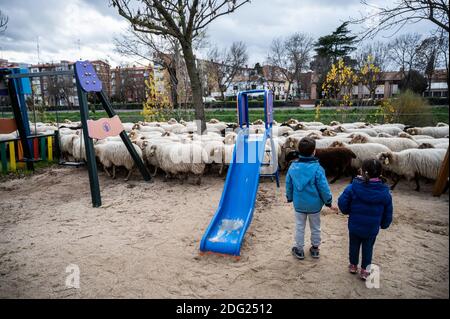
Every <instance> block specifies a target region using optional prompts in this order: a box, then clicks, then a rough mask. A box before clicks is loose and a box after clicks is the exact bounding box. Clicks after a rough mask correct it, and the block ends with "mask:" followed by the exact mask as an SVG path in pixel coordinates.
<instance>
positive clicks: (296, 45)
mask: <svg viewBox="0 0 450 319" xmlns="http://www.w3.org/2000/svg"><path fill="white" fill-rule="evenodd" d="M285 47H286V53H287V55H288V59H289V61H290V69H291V71H292V72H293V74H294V79H295V82H296V84H297V95H299V94H300V90H301V73H302V72H303V71H305V70H306V69H307V68H308V66H309V63H310V61H311V52H312V51H313V48H314V39H313V38H312V37H310V36H309V35H307V34H304V33H294V34H293V35H291V36H290V37H289V38H287V39H286V42H285Z"/></svg>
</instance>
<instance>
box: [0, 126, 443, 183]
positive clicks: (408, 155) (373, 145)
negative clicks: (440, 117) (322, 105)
mask: <svg viewBox="0 0 450 319" xmlns="http://www.w3.org/2000/svg"><path fill="white" fill-rule="evenodd" d="M123 126H124V129H125V131H126V132H127V133H128V135H129V137H130V139H131V141H132V142H133V143H134V144H133V145H134V147H135V149H136V151H137V153H138V154H139V156H141V158H142V159H143V161H144V162H145V163H146V164H147V165H148V166H149V168H151V169H152V172H153V175H155V174H156V173H157V171H158V169H159V170H161V171H163V172H164V173H165V176H166V178H170V177H177V178H180V179H182V180H184V179H186V178H187V177H188V176H189V175H191V176H194V177H195V178H196V181H197V183H199V184H200V183H201V177H202V175H203V174H204V173H205V170H211V169H214V167H216V168H217V169H218V170H219V174H222V173H223V170H224V168H226V167H227V166H228V165H229V164H230V161H231V160H232V156H233V151H234V145H235V142H236V137H237V130H238V127H237V125H236V124H235V123H225V122H221V121H218V120H216V119H212V120H210V121H209V123H207V131H206V132H204V133H203V134H198V133H197V123H196V122H185V121H179V122H178V121H176V120H175V119H171V120H169V121H167V122H159V123H158V122H138V123H123ZM79 127H80V123H79V122H70V121H65V123H64V124H60V127H59V136H60V141H59V143H60V149H61V152H62V154H63V156H65V157H68V158H71V159H73V160H75V161H81V160H84V159H85V158H86V154H85V151H84V143H83V139H82V137H81V130H80V129H79ZM31 128H32V131H33V133H38V134H39V133H43V134H47V133H51V132H53V131H54V130H56V129H58V128H57V127H56V126H55V125H52V124H46V123H36V124H31ZM264 130H265V126H264V122H263V121H262V120H257V121H255V122H253V123H252V125H250V134H254V135H261V134H263V133H264ZM305 136H309V137H312V138H314V139H315V140H316V147H317V152H316V156H317V157H318V158H319V161H320V163H321V165H322V166H323V167H324V169H325V170H326V172H327V174H328V175H332V176H334V179H333V180H332V181H331V182H334V181H335V180H337V179H338V178H340V177H341V176H343V175H344V174H346V173H349V174H352V175H354V174H355V172H356V171H357V170H358V169H359V168H360V167H361V163H362V162H363V161H364V160H365V159H368V158H370V159H376V160H378V161H380V162H381V163H382V165H383V168H384V169H385V172H386V174H388V175H390V176H391V177H392V178H393V181H394V185H393V186H392V188H394V187H395V185H396V184H397V182H398V181H399V180H400V177H404V178H406V179H407V180H411V179H413V178H414V179H415V180H416V185H417V187H416V190H419V189H420V185H419V179H420V178H426V179H431V180H435V179H436V178H437V176H438V172H439V169H440V167H441V165H442V162H443V161H444V157H445V154H446V151H447V149H448V145H449V126H448V124H446V123H439V124H438V125H437V126H436V127H407V126H405V125H403V124H382V125H380V124H370V123H364V122H358V123H342V124H341V123H339V122H336V121H334V122H332V123H330V125H325V124H323V123H320V122H300V121H298V120H295V119H290V120H288V121H286V122H284V123H276V122H275V123H274V124H273V139H274V142H275V143H274V145H275V148H276V149H275V150H273V151H274V152H276V153H275V154H276V155H277V158H278V165H279V168H280V170H281V171H283V170H286V169H287V168H288V167H289V162H290V161H291V160H294V159H296V157H297V153H296V151H297V147H298V143H299V142H300V140H301V139H302V138H303V137H305ZM8 137H9V138H10V136H2V135H0V141H1V140H2V139H7V138H8ZM94 148H95V154H96V157H97V159H98V162H99V164H101V165H102V166H103V168H104V170H105V172H106V173H107V174H108V175H109V176H112V177H114V178H115V175H116V173H115V168H116V167H119V166H122V167H125V168H126V169H127V170H128V174H127V177H126V179H128V178H129V176H130V174H131V172H132V171H133V168H134V162H133V160H132V158H131V156H130V155H129V153H128V151H127V149H126V147H125V145H124V144H123V143H122V141H121V139H120V137H119V136H117V137H108V138H106V139H104V140H96V141H94ZM266 148H267V149H268V150H269V149H271V144H270V143H269V141H268V143H267V146H266ZM111 170H112V172H111Z"/></svg>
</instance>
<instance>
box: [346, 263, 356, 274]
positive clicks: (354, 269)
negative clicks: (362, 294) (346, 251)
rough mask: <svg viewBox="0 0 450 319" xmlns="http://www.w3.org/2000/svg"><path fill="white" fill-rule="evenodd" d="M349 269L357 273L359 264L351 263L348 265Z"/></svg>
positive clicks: (352, 272)
mask: <svg viewBox="0 0 450 319" xmlns="http://www.w3.org/2000/svg"><path fill="white" fill-rule="evenodd" d="M348 271H349V272H350V273H351V274H353V275H354V274H357V273H358V266H357V265H352V264H350V265H349V266H348Z"/></svg>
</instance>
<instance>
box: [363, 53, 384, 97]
mask: <svg viewBox="0 0 450 319" xmlns="http://www.w3.org/2000/svg"><path fill="white" fill-rule="evenodd" d="M374 62H375V58H374V57H373V56H372V55H368V56H367V59H366V60H365V61H364V63H363V65H362V67H361V69H360V70H359V80H360V82H361V83H362V84H363V85H364V86H366V87H367V88H368V90H369V92H370V98H372V99H373V98H374V97H375V91H376V89H377V82H378V80H379V78H380V73H381V69H380V68H379V67H378V66H376V65H375V63H374Z"/></svg>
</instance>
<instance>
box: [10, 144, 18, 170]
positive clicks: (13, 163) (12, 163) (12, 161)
mask: <svg viewBox="0 0 450 319" xmlns="http://www.w3.org/2000/svg"><path fill="white" fill-rule="evenodd" d="M9 169H10V170H11V171H13V172H15V171H16V169H17V166H16V150H15V145H14V141H12V142H9Z"/></svg>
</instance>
